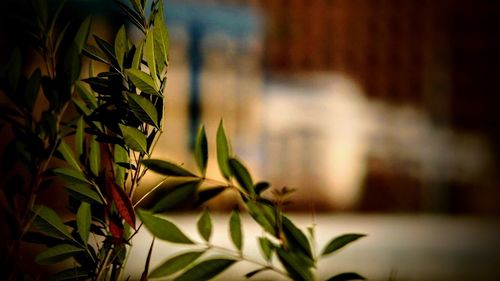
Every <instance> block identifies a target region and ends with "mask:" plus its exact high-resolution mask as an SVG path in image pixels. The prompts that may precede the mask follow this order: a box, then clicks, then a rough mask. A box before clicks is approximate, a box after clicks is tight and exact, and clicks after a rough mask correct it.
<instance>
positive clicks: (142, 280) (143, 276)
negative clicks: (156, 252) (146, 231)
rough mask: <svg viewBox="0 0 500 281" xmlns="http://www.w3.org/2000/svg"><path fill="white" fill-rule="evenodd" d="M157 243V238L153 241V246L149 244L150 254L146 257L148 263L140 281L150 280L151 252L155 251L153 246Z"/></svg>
mask: <svg viewBox="0 0 500 281" xmlns="http://www.w3.org/2000/svg"><path fill="white" fill-rule="evenodd" d="M154 244H155V238H154V237H153V241H151V246H149V251H148V256H147V257H146V264H145V265H144V271H143V272H142V275H141V279H140V281H148V272H149V263H150V262H151V253H153V246H154Z"/></svg>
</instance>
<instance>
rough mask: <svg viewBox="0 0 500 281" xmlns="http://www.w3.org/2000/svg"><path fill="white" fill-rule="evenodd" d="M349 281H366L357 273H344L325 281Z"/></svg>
mask: <svg viewBox="0 0 500 281" xmlns="http://www.w3.org/2000/svg"><path fill="white" fill-rule="evenodd" d="M349 280H366V279H365V278H364V277H363V276H361V275H359V274H357V273H354V272H346V273H341V274H337V275H335V276H332V277H330V278H328V280H327V281H349Z"/></svg>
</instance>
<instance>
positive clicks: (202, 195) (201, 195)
mask: <svg viewBox="0 0 500 281" xmlns="http://www.w3.org/2000/svg"><path fill="white" fill-rule="evenodd" d="M226 189H227V186H215V187H210V188H207V189H203V190H199V191H198V196H197V199H196V202H195V206H200V205H202V204H203V203H205V202H207V201H208V200H210V199H212V198H214V197H215V196H217V195H219V194H221V193H222V192H223V191H224V190H226Z"/></svg>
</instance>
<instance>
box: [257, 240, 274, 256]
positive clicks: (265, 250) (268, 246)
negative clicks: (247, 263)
mask: <svg viewBox="0 0 500 281" xmlns="http://www.w3.org/2000/svg"><path fill="white" fill-rule="evenodd" d="M259 246H260V251H261V253H262V256H263V257H264V258H265V259H266V261H270V260H271V256H272V254H273V250H274V248H275V247H274V245H273V243H272V242H271V241H269V239H267V238H266V237H259Z"/></svg>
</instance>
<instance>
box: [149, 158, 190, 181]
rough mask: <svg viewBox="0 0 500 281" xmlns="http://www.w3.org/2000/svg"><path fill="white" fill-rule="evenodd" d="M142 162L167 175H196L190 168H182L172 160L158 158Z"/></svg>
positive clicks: (151, 168) (154, 170)
mask: <svg viewBox="0 0 500 281" xmlns="http://www.w3.org/2000/svg"><path fill="white" fill-rule="evenodd" d="M142 163H143V164H144V165H145V166H146V167H148V169H150V170H152V171H153V172H156V173H158V174H162V175H165V176H174V177H196V176H195V175H194V174H193V173H191V172H189V171H188V170H186V169H184V168H182V167H181V166H179V165H176V164H174V163H171V162H167V161H163V160H158V159H148V160H144V161H142Z"/></svg>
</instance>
